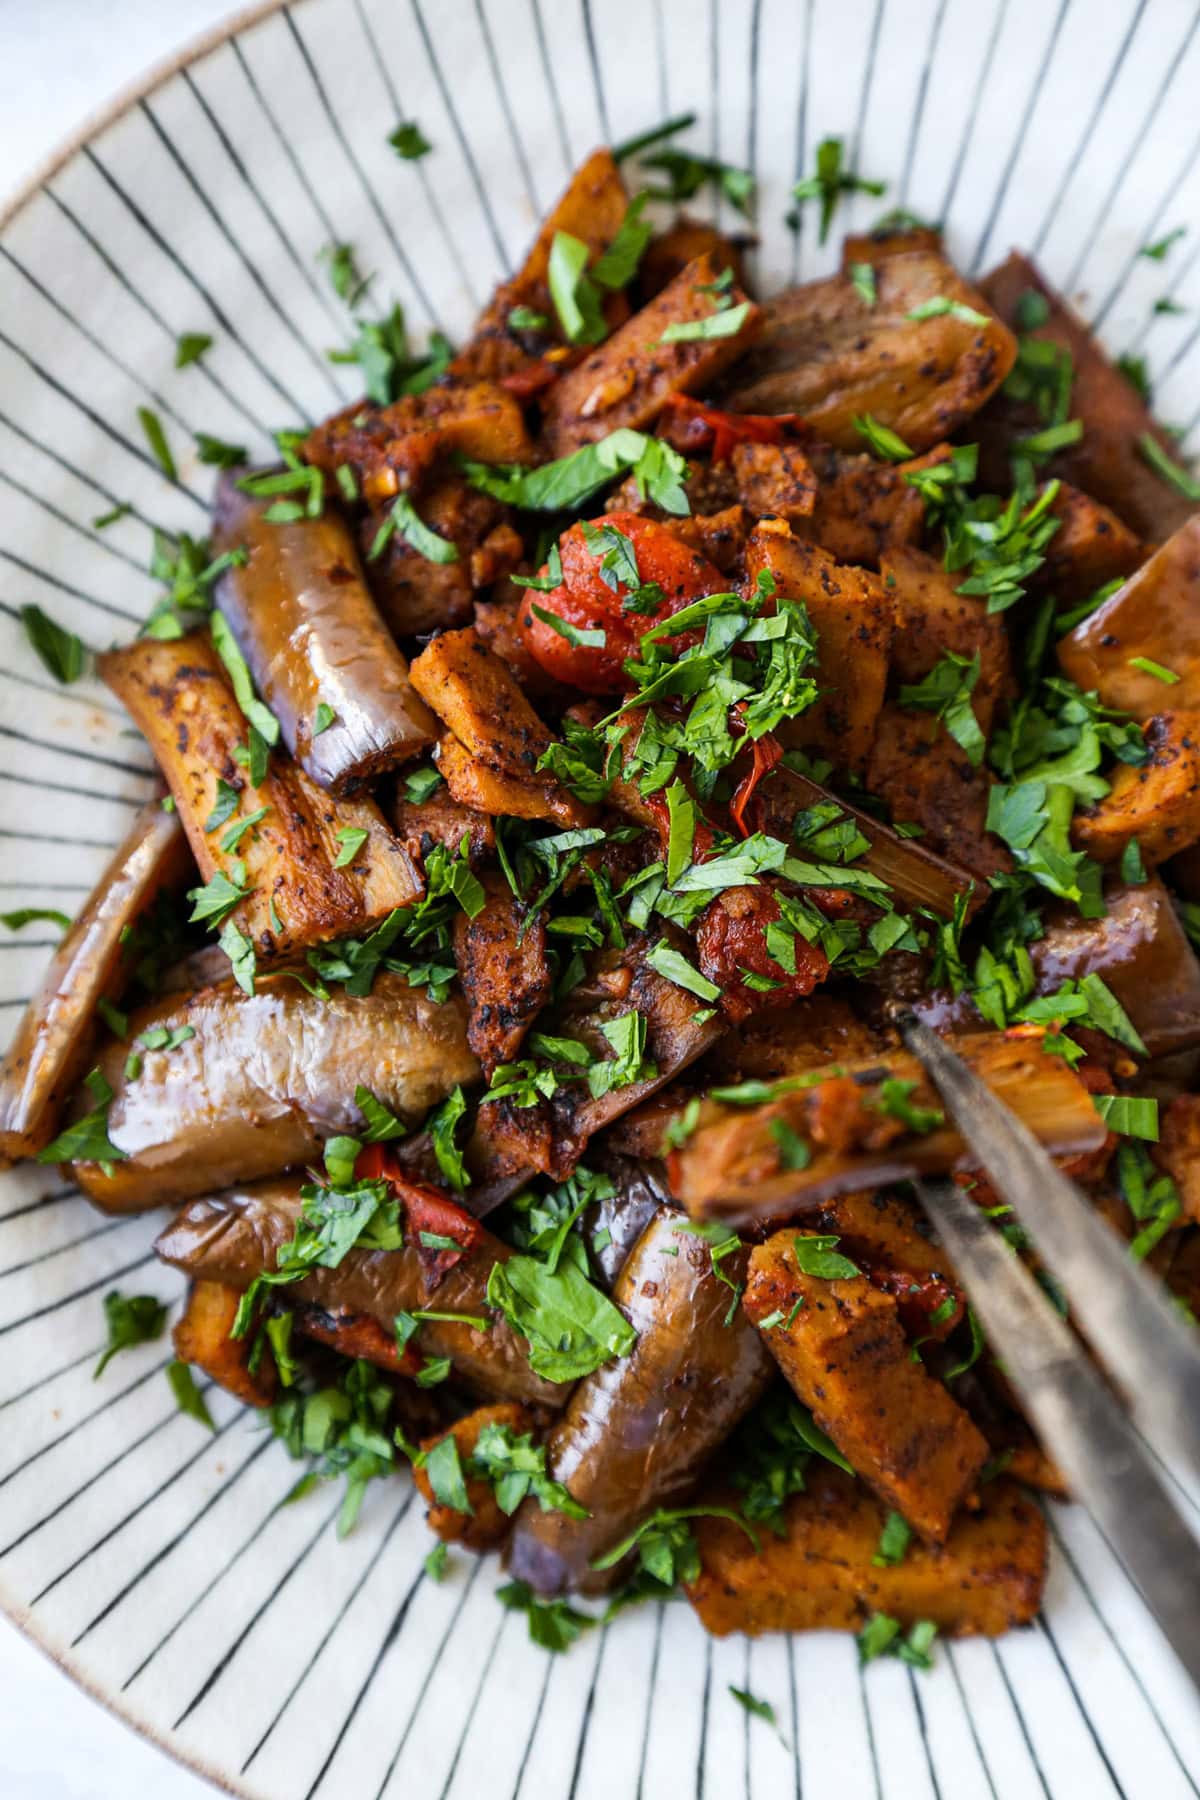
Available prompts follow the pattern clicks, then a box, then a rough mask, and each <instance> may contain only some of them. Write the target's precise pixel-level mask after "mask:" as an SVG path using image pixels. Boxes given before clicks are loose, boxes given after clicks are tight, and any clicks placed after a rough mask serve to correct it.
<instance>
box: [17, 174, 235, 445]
mask: <svg viewBox="0 0 1200 1800" xmlns="http://www.w3.org/2000/svg"><path fill="white" fill-rule="evenodd" d="M42 191H43V193H44V194H45V196H46V198H47V200H51V201H53V203H54V205H55V206H56V207H57V208H58V210H59V212H60V213H61V214H62V215H63V217H64V218H65V219H66V220H67V221H68V222H69V223H70V224H71V225H73V226H74V227H75V230H76V231H77V232H78V233H79V235H80V237H81V238H82V239H83V241H84V243H85V244H87V245H88V247H89V248H90V249H91V250H94V251H95V253H96V255H97V256H98V257H99V258H100V261H101V262H102V263H103V264H104V266H105V268H106V269H107V270H108V272H109V274H110V275H111V276H112V277H113V279H114V280H115V281H116V282H117V284H118V286H120V287H121V289H122V290H123V291H124V292H125V293H126V294H128V296H129V298H130V299H131V300H133V301H134V302H135V303H136V305H137V306H138V308H139V309H140V310H141V311H142V312H144V313H145V315H146V317H147V318H148V319H152V320H153V321H154V323H155V324H156V325H157V326H158V328H159V330H160V331H162V332H163V333H164V334H165V336H166V337H167V339H168V340H169V341H170V343H171V344H175V343H177V342H178V333H177V332H176V331H175V329H174V327H173V326H172V325H170V324H169V323H168V321H167V320H166V319H165V318H164V317H163V315H162V314H161V313H160V312H159V311H158V309H157V308H156V307H154V306H152V305H151V303H150V301H149V300H148V299H147V298H146V296H145V294H143V293H141V292H140V291H139V289H138V288H137V287H135V285H134V284H133V282H132V281H130V279H129V277H128V275H127V274H126V273H125V271H124V269H122V267H121V265H120V264H119V263H118V262H116V261H114V259H113V258H112V257H111V256H110V255H109V253H108V251H107V250H106V249H105V248H104V245H103V244H102V243H101V242H100V240H99V238H97V237H96V236H95V234H94V233H93V232H91V231H89V230H88V227H87V226H86V225H85V224H84V223H83V220H82V219H80V218H79V217H78V216H77V215H76V214H75V213H74V212H73V211H72V209H71V208H70V207H69V206H68V205H67V203H66V201H65V200H64V199H63V198H62V197H61V195H59V194H56V193H55V191H54V189H53V188H43V190H42ZM191 372H192V373H193V374H195V375H197V376H199V377H200V378H201V379H202V380H204V381H207V382H209V383H210V385H211V386H212V387H214V388H215V389H216V390H217V392H218V393H219V394H220V395H221V396H222V398H223V399H225V400H228V402H229V404H230V405H231V406H232V407H234V408H235V410H236V411H237V412H238V413H239V414H240V415H241V417H242V418H243V419H245V421H246V423H247V424H248V425H251V426H253V428H254V430H255V431H257V432H260V433H261V434H262V436H263V437H265V438H269V437H270V435H271V427H270V426H269V425H267V424H266V423H265V422H264V421H263V420H262V419H260V418H259V417H258V416H257V414H255V413H253V412H252V411H251V410H250V408H249V407H248V406H247V405H246V403H245V401H244V400H243V399H242V398H241V396H240V395H239V394H237V393H235V391H234V390H233V389H232V388H231V387H228V386H227V385H226V383H225V382H224V381H222V379H221V377H220V376H219V375H218V374H216V373H215V372H214V371H213V370H212V369H211V368H209V366H208V362H207V359H205V358H204V357H202V358H201V359H200V361H199V362H198V363H194V364H193V365H192V371H191ZM154 467H155V468H156V469H157V468H158V464H157V463H155V464H154ZM160 472H161V471H160Z"/></svg>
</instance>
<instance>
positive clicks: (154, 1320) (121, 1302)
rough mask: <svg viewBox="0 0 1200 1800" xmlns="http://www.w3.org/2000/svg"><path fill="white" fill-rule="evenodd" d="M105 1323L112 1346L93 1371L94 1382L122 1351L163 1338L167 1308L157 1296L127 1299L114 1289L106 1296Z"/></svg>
mask: <svg viewBox="0 0 1200 1800" xmlns="http://www.w3.org/2000/svg"><path fill="white" fill-rule="evenodd" d="M104 1322H105V1325H106V1326H107V1328H108V1347H107V1348H106V1350H105V1352H104V1354H103V1356H102V1357H101V1358H100V1361H99V1362H98V1363H97V1364H96V1367H95V1369H94V1370H93V1371H92V1380H93V1381H95V1380H97V1379H98V1378H99V1377H100V1376H101V1375H103V1373H104V1371H105V1369H106V1368H107V1367H108V1365H109V1363H110V1362H111V1361H112V1359H113V1357H114V1356H116V1355H117V1354H118V1353H119V1352H120V1351H122V1350H129V1349H131V1348H132V1346H133V1345H134V1344H148V1343H151V1342H153V1340H154V1339H155V1338H160V1337H161V1336H162V1334H163V1331H164V1330H165V1328H166V1323H167V1309H166V1307H165V1306H164V1305H163V1303H162V1301H161V1300H158V1299H156V1298H155V1296H154V1295H153V1294H131V1295H129V1297H128V1298H126V1296H125V1295H124V1294H122V1293H120V1292H118V1290H117V1289H116V1288H114V1289H113V1290H112V1292H111V1293H108V1294H105V1296H104Z"/></svg>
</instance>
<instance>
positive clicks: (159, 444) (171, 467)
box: [137, 406, 179, 481]
mask: <svg viewBox="0 0 1200 1800" xmlns="http://www.w3.org/2000/svg"><path fill="white" fill-rule="evenodd" d="M137 416H138V424H139V425H140V426H141V428H142V431H143V432H144V434H145V438H146V442H147V443H148V444H149V446H150V449H151V451H152V452H153V454H154V460H155V462H156V463H157V464H158V466H159V468H160V469H161V470H162V472H163V474H164V475H165V476H166V478H167V480H168V481H178V480H179V470H178V469H177V468H176V467H175V458H174V456H173V455H172V454H171V446H170V444H168V442H167V434H166V432H165V431H164V430H163V426H162V420H161V419H160V418H159V416H158V414H157V413H155V412H151V410H150V408H149V407H148V406H139V407H138V410H137Z"/></svg>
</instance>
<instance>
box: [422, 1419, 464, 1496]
mask: <svg viewBox="0 0 1200 1800" xmlns="http://www.w3.org/2000/svg"><path fill="white" fill-rule="evenodd" d="M422 1467H423V1468H424V1470H425V1474H426V1476H427V1477H428V1479H429V1485H430V1487H431V1488H432V1489H433V1497H434V1499H435V1500H436V1501H437V1503H438V1505H439V1506H448V1507H450V1508H451V1510H452V1511H454V1512H460V1513H472V1512H474V1510H475V1509H474V1507H473V1506H472V1505H471V1500H470V1496H469V1495H468V1493H467V1483H466V1478H465V1477H464V1475H463V1466H462V1458H461V1457H460V1456H459V1453H458V1440H457V1439H456V1438H455V1436H454V1434H453V1432H449V1431H448V1432H447V1433H446V1435H445V1436H444V1437H440V1438H439V1439H438V1441H437V1443H436V1444H434V1445H433V1446H432V1448H431V1449H429V1450H427V1451H425V1452H424V1453H423V1460H422Z"/></svg>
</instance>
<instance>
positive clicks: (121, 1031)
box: [96, 994, 129, 1038]
mask: <svg viewBox="0 0 1200 1800" xmlns="http://www.w3.org/2000/svg"><path fill="white" fill-rule="evenodd" d="M96 1011H97V1012H98V1013H99V1014H100V1017H101V1018H102V1019H103V1020H104V1023H105V1024H106V1025H107V1026H108V1029H109V1030H110V1031H111V1032H112V1034H113V1036H114V1037H119V1038H125V1037H127V1036H128V1035H129V1014H128V1013H124V1012H122V1011H121V1009H120V1007H119V1006H114V1005H113V1003H112V1001H111V1000H106V999H105V997H104V995H103V994H101V996H100V998H99V999H98V1000H97V1002H96Z"/></svg>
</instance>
